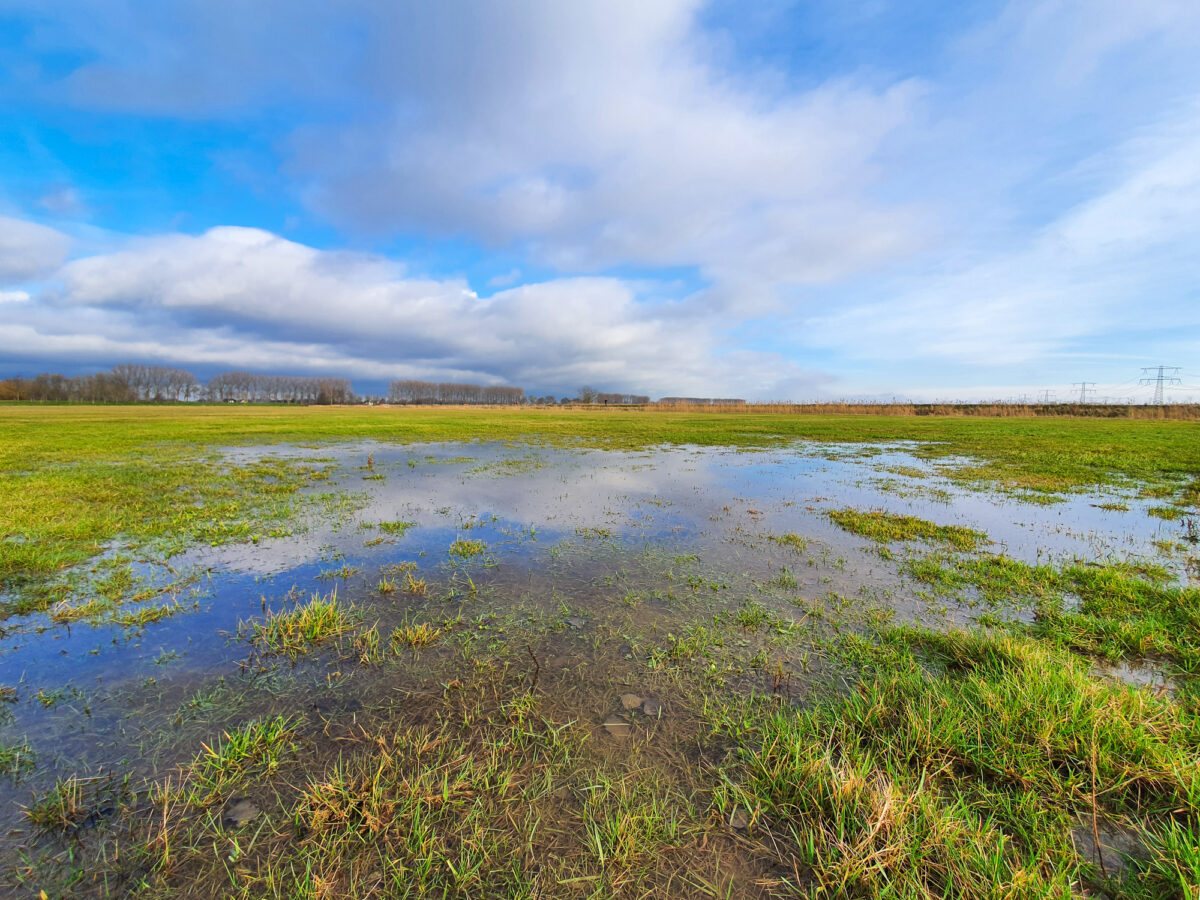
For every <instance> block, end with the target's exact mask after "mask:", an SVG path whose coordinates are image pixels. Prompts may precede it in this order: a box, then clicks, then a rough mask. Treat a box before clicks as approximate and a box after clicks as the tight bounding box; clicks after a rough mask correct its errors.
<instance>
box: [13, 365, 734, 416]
mask: <svg viewBox="0 0 1200 900" xmlns="http://www.w3.org/2000/svg"><path fill="white" fill-rule="evenodd" d="M368 399H371V398H361V397H359V396H358V395H357V394H355V393H354V389H353V387H352V386H351V384H350V381H349V379H347V378H334V377H324V376H315V377H313V376H304V375H264V374H262V373H259V372H222V373H220V374H219V375H214V376H213V377H212V378H210V379H209V380H208V381H207V382H201V381H200V380H199V379H197V378H196V376H194V375H193V374H192V373H191V372H188V371H187V370H185V369H177V368H174V367H171V366H148V365H140V364H136V363H122V364H121V365H118V366H113V367H112V369H111V370H110V371H108V372H96V373H94V374H91V375H76V376H73V377H68V376H65V375H57V374H53V373H47V374H43V375H38V376H37V377H35V378H8V379H4V380H0V400H34V401H42V402H77V403H138V402H141V403H166V402H188V401H197V400H207V401H211V402H252V403H297V404H331V403H339V404H341V403H357V402H361V401H364V400H368ZM378 399H381V400H382V399H385V398H378ZM386 400H387V402H389V403H402V404H480V405H489V406H517V405H521V404H536V405H542V406H545V405H552V404H559V403H563V404H577V403H584V404H596V405H602V406H617V405H645V404H647V403H649V402H650V398H649V397H647V396H645V395H642V394H620V393H605V392H602V391H597V390H595V389H594V388H591V387H587V386H584V387H582V388H580V389H579V396H578V397H563V398H562V399H561V400H558V399H556V398H555V397H554V396H552V395H547V396H544V397H536V396H527V395H526V394H525V391H524V390H523V389H522V388H519V387H510V386H507V385H482V384H469V383H465V382H456V381H417V380H414V379H406V380H401V381H393V382H392V383H391V384H390V385H389V386H388V393H387V397H386ZM718 402H720V401H718ZM726 402H727V401H726Z"/></svg>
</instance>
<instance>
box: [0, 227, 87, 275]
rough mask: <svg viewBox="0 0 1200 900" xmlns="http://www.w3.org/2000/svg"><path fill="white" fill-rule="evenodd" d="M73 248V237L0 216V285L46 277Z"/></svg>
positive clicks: (51, 229)
mask: <svg viewBox="0 0 1200 900" xmlns="http://www.w3.org/2000/svg"><path fill="white" fill-rule="evenodd" d="M69 246H70V240H69V238H68V237H67V236H66V235H65V234H63V233H62V232H59V231H55V230H54V229H53V228H47V227H46V226H44V225H37V224H35V223H33V222H27V221H24V220H22V219H13V218H10V217H8V216H0V284H5V283H7V284H16V283H19V282H22V281H26V280H29V279H31V278H36V277H38V276H40V275H44V274H46V273H47V272H49V271H51V270H53V269H54V268H55V267H56V266H58V265H59V264H60V263H62V261H63V260H64V259H65V258H66V255H67V249H68V247H69Z"/></svg>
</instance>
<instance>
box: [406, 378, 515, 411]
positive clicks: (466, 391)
mask: <svg viewBox="0 0 1200 900" xmlns="http://www.w3.org/2000/svg"><path fill="white" fill-rule="evenodd" d="M387 399H388V402H389V403H425V404H428V403H456V404H457V403H480V404H487V405H489V406H516V405H518V404H520V403H524V402H526V400H525V391H524V390H523V389H522V388H519V387H506V386H503V385H483V384H467V383H464V382H458V381H417V380H415V379H411V378H407V379H403V380H401V381H393V382H392V383H391V384H389V385H388V395H387Z"/></svg>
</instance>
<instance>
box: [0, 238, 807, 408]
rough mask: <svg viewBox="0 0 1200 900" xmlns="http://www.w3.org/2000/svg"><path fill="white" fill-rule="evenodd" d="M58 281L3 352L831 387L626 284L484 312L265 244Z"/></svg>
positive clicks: (177, 254) (697, 384)
mask: <svg viewBox="0 0 1200 900" xmlns="http://www.w3.org/2000/svg"><path fill="white" fill-rule="evenodd" d="M54 280H55V283H56V284H57V285H58V287H57V288H56V289H55V290H54V291H50V292H47V293H46V294H45V295H44V296H42V297H40V298H38V300H37V302H36V303H34V304H32V308H31V309H30V310H28V311H27V312H26V313H25V314H24V315H23V316H22V317H21V318H19V319H14V320H12V321H10V322H9V323H8V324H7V325H3V326H0V350H3V351H5V352H7V353H10V354H12V355H14V356H26V357H29V356H38V355H39V354H40V355H41V356H43V357H45V358H57V359H62V358H73V359H76V360H85V359H86V360H94V361H96V362H106V363H111V362H116V361H120V360H122V359H129V358H136V359H155V360H167V359H169V360H172V361H174V362H176V363H182V364H188V365H205V366H213V365H221V366H230V367H244V368H254V369H260V370H261V369H265V368H273V369H286V370H289V371H338V372H340V373H343V374H347V375H350V376H353V377H359V378H371V379H388V378H398V377H432V378H439V379H471V380H479V381H482V382H485V383H496V382H508V383H516V384H520V385H522V386H525V387H528V388H530V389H536V390H545V389H547V388H552V389H555V390H560V391H569V390H573V389H575V388H577V387H578V386H579V385H580V384H583V383H592V384H595V385H597V386H599V387H603V388H611V389H619V390H632V391H638V392H647V393H655V394H658V393H668V394H678V393H687V394H721V395H731V394H733V395H737V394H742V395H750V396H762V395H764V394H765V395H768V396H770V395H778V393H777V392H780V391H784V390H788V391H790V390H800V389H807V391H808V393H813V392H814V391H815V389H816V386H817V385H818V384H819V383H820V382H821V381H822V380H823V379H824V377H823V376H820V375H816V374H814V373H811V372H808V371H805V370H804V369H802V368H801V367H799V366H797V365H795V364H794V363H789V362H787V361H786V360H783V359H781V358H779V357H778V356H776V355H774V354H767V353H754V352H749V351H745V350H738V349H737V348H736V347H728V346H725V345H724V344H723V342H722V339H721V329H720V328H719V327H718V325H717V324H716V323H715V322H714V321H713V320H710V319H707V318H699V317H695V316H693V315H691V314H689V313H688V312H687V311H686V310H685V309H683V308H682V307H680V306H679V305H678V304H671V303H663V302H646V301H645V300H643V299H642V298H640V297H639V296H638V294H637V292H636V287H637V286H636V285H634V284H632V283H628V282H625V281H622V280H620V279H615V278H566V279H557V280H554V281H549V282H544V283H540V284H527V285H523V286H520V287H515V288H510V289H507V290H503V291H500V292H498V293H496V294H493V295H492V296H490V297H479V296H477V295H476V294H475V293H474V292H473V291H471V290H470V289H469V287H468V286H467V285H466V284H465V283H463V282H461V281H456V280H434V279H424V278H416V277H410V276H408V275H406V273H405V272H404V269H403V267H401V266H399V265H397V264H395V263H393V262H390V261H388V260H386V259H382V258H379V257H373V256H365V255H361V254H346V253H339V252H330V251H321V250H316V249H314V248H312V247H308V246H305V245H302V244H298V243H295V242H292V241H288V240H285V239H283V238H281V237H278V236H277V235H274V234H271V233H269V232H265V231H260V230H257V229H249V228H231V227H225V228H215V229H212V230H210V231H208V232H206V233H204V234H202V235H198V236H188V235H162V236H158V237H153V238H137V239H132V240H130V241H129V242H128V245H127V246H126V247H125V248H124V249H122V250H120V251H117V252H113V253H105V254H98V255H95V256H91V257H87V258H84V259H79V260H75V261H73V262H71V263H68V264H66V265H65V266H63V267H62V269H61V270H59V272H57V273H56V275H55V279H54ZM65 310H70V312H69V314H67V315H64V311H65Z"/></svg>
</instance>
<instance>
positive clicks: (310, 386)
mask: <svg viewBox="0 0 1200 900" xmlns="http://www.w3.org/2000/svg"><path fill="white" fill-rule="evenodd" d="M0 400H37V401H44V402H45V401H49V402H72V401H73V402H77V403H137V402H142V403H164V402H168V401H189V400H210V401H224V402H229V401H246V402H259V403H262V402H274V403H326V404H328V403H354V402H357V400H358V397H357V395H356V394H355V393H354V390H353V388H352V387H351V386H350V380H349V379H348V378H333V377H325V376H315V377H313V376H304V375H261V374H258V373H256V372H222V373H221V374H219V375H214V376H213V377H212V378H210V379H209V380H208V382H207V383H202V382H201V381H199V379H197V378H196V376H194V375H193V374H192V373H191V372H188V371H185V370H184V369H176V368H172V367H170V366H145V365H137V364H133V363H122V364H121V365H117V366H113V367H112V369H111V370H110V371H108V372H97V373H95V374H92V375H76V376H73V377H68V376H65V375H57V374H53V373H46V374H43V375H38V376H36V377H34V378H6V379H4V380H2V381H0Z"/></svg>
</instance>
